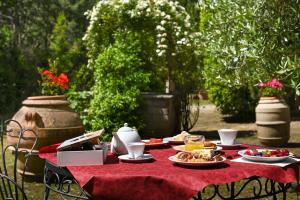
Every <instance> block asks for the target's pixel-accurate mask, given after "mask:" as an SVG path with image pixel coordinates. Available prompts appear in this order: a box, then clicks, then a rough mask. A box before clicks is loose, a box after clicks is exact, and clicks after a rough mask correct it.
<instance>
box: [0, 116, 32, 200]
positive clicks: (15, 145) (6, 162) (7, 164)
mask: <svg viewBox="0 0 300 200" xmlns="http://www.w3.org/2000/svg"><path fill="white" fill-rule="evenodd" d="M11 127H14V128H11ZM8 133H13V134H14V135H15V136H16V137H15V138H16V139H15V141H14V142H10V144H8V142H7V140H6V136H7V134H8ZM28 134H29V135H30V138H31V140H33V141H32V142H31V143H30V144H29V145H28V142H27V143H26V148H23V145H22V143H24V141H26V140H28V138H26V135H28ZM0 139H1V141H0V145H1V159H2V160H1V162H0V199H3V200H18V199H25V200H26V199H27V197H26V194H25V192H24V175H25V171H26V168H27V163H28V159H30V157H31V155H32V151H33V149H34V147H35V145H36V143H37V134H36V133H35V132H34V130H31V129H24V128H23V127H22V126H21V124H20V123H19V122H17V121H15V120H7V121H5V122H4V124H3V126H2V127H1V135H0ZM21 153H22V154H23V155H24V161H23V162H24V168H23V170H21V173H20V170H19V173H20V174H19V173H17V163H18V160H19V158H20V154H21Z"/></svg>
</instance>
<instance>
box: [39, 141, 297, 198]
mask: <svg viewBox="0 0 300 200" xmlns="http://www.w3.org/2000/svg"><path fill="white" fill-rule="evenodd" d="M244 148H249V146H248V145H244ZM48 150H49V149H48ZM239 150H240V149H239ZM237 151H238V150H224V151H223V153H224V156H226V157H228V156H229V155H232V156H236V153H237ZM149 153H151V154H152V155H153V156H154V158H155V160H154V161H153V162H147V163H123V162H119V160H118V158H117V157H116V156H114V155H109V156H108V158H107V162H106V163H105V165H102V166H80V167H76V166H69V167H67V168H68V169H69V171H70V172H71V173H72V175H73V176H74V177H75V178H76V179H77V181H78V182H79V184H80V185H81V187H83V188H84V189H85V190H86V191H87V192H89V193H90V194H91V195H92V196H93V198H94V199H131V200H135V199H137V200H140V199H172V200H176V199H178V200H182V199H190V198H191V197H192V196H194V195H195V194H196V193H197V192H199V191H201V190H202V189H203V188H205V187H206V186H208V185H210V184H225V183H230V182H235V181H239V180H242V179H245V178H249V177H251V176H259V177H265V178H269V179H272V180H274V181H276V182H281V183H290V182H296V181H297V178H298V172H299V169H298V163H295V164H292V165H289V166H288V167H285V168H281V167H277V166H270V165H261V164H246V163H237V162H231V161H230V160H226V161H225V163H223V164H220V165H218V166H215V167H213V168H212V167H209V168H184V167H180V166H176V165H174V164H173V163H172V162H171V161H169V160H168V157H169V156H172V155H175V154H176V152H175V150H173V149H172V148H165V149H152V150H149ZM40 157H41V158H43V159H47V160H48V161H50V162H52V163H56V154H55V153H42V152H41V153H40Z"/></svg>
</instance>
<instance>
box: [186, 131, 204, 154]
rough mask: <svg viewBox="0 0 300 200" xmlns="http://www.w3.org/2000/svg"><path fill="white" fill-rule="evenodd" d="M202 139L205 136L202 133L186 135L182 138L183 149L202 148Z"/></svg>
mask: <svg viewBox="0 0 300 200" xmlns="http://www.w3.org/2000/svg"><path fill="white" fill-rule="evenodd" d="M204 141H205V137H204V136H203V135H188V136H186V137H185V138H184V144H185V150H186V151H193V150H195V149H203V148H204Z"/></svg>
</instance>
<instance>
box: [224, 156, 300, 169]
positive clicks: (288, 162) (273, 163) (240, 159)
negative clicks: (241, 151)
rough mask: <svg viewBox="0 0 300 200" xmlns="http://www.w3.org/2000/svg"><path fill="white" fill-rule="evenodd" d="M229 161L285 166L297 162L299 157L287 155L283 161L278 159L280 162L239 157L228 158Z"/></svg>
mask: <svg viewBox="0 0 300 200" xmlns="http://www.w3.org/2000/svg"><path fill="white" fill-rule="evenodd" d="M230 161H232V162H240V163H252V164H260V165H273V166H279V167H286V166H288V165H290V164H293V163H296V162H299V161H300V159H298V158H291V157H289V158H287V159H285V160H283V161H280V162H255V161H250V160H246V159H244V158H242V157H241V158H236V159H233V160H230Z"/></svg>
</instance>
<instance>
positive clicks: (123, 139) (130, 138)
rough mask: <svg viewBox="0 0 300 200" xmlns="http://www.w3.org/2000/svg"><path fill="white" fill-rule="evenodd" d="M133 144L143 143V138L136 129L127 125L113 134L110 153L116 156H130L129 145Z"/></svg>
mask: <svg viewBox="0 0 300 200" xmlns="http://www.w3.org/2000/svg"><path fill="white" fill-rule="evenodd" d="M131 142H141V137H140V136H139V134H138V132H137V130H136V129H135V128H130V127H128V124H127V123H125V124H124V126H123V127H122V128H119V130H118V131H117V132H116V133H113V138H112V141H111V147H110V151H111V152H112V153H114V154H128V150H127V145H128V144H129V143H131Z"/></svg>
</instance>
